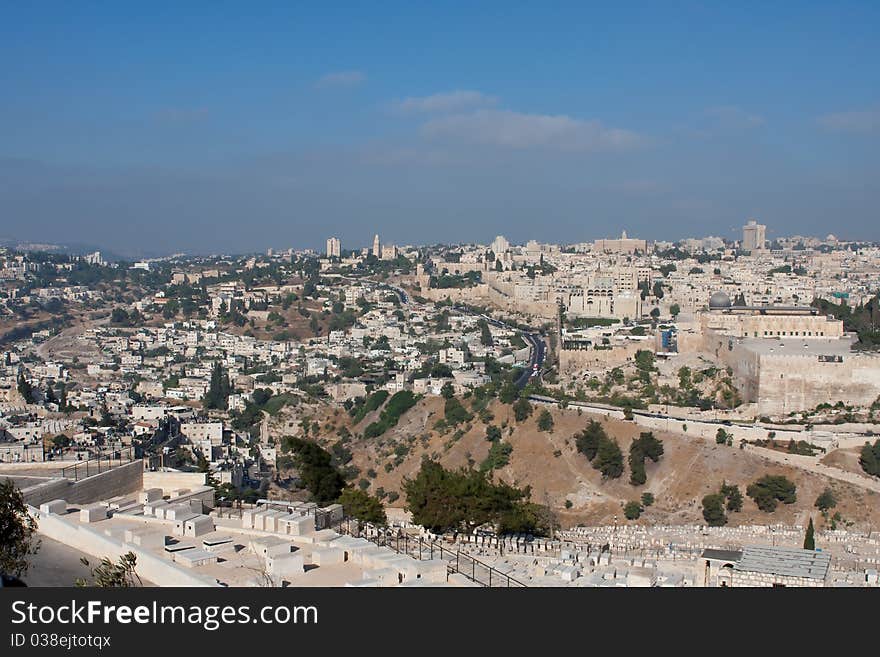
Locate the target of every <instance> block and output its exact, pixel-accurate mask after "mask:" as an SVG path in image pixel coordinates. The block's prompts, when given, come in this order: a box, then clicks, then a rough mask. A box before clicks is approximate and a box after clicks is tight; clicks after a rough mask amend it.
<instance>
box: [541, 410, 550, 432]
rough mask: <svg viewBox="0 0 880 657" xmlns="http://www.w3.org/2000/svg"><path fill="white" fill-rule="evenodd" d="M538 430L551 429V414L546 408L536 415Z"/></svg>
mask: <svg viewBox="0 0 880 657" xmlns="http://www.w3.org/2000/svg"><path fill="white" fill-rule="evenodd" d="M538 431H553V415H551V414H550V411H548V410H547V409H546V408H545V409H544V410H542V411H541V415H540V416H538Z"/></svg>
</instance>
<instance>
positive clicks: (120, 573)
mask: <svg viewBox="0 0 880 657" xmlns="http://www.w3.org/2000/svg"><path fill="white" fill-rule="evenodd" d="M80 561H81V562H82V563H83V565H85V566H88V565H89V560H88V559H86V558H85V557H83V558H81V559H80ZM136 565H137V556H136V555H135V554H134V552H126V553H125V554H123V555H122V556H121V557H119V561H117V562H116V563H113V562H112V561H110V559H109V558H107V557H104V558H103V559H101V563H99V564H98V565H97V566H95V567H94V568H91V569H90V570H91V575H92V583H91V584H89V583H88V582H87V581H86V580H84V579H77V580H76V582H75V584H76V586H81V587H82V586H93V587H98V588H129V587H134V586H140V585H141V584H142V582H141V578H140V575H138V574H137V572H136V571H135V566H136Z"/></svg>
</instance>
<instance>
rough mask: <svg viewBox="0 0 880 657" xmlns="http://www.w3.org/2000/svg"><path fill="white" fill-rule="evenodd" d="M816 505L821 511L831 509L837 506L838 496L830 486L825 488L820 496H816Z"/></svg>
mask: <svg viewBox="0 0 880 657" xmlns="http://www.w3.org/2000/svg"><path fill="white" fill-rule="evenodd" d="M814 506H815V507H816V508H817V509H819V510H820V511H828V510H829V509H833V508H834V507H836V506H837V498H836V497H835V496H834V491H832V490H831V489H830V488H826V489H825V490H823V491H822V492H821V493H820V494H819V497H817V498H816V502H815V504H814Z"/></svg>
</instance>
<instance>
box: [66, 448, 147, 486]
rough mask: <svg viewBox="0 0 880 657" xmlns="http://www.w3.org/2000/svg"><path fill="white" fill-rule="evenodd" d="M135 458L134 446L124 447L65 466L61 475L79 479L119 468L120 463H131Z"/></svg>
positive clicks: (74, 479) (75, 479)
mask: <svg viewBox="0 0 880 657" xmlns="http://www.w3.org/2000/svg"><path fill="white" fill-rule="evenodd" d="M134 459H135V455H134V448H133V447H131V446H129V447H124V448H122V449H117V450H113V451H112V452H107V453H106V454H100V455H98V456H93V457H91V458H88V459H86V460H85V461H77V462H76V463H74V464H73V465H68V466H65V467H63V468H61V476H62V477H64V478H65V479H72V480H73V481H79V480H80V479H85V478H86V477H91V476H92V475H96V474H100V473H102V472H107V470H111V469H113V468H117V467H119V466H120V465H125V464H126V463H131V462H132V461H134Z"/></svg>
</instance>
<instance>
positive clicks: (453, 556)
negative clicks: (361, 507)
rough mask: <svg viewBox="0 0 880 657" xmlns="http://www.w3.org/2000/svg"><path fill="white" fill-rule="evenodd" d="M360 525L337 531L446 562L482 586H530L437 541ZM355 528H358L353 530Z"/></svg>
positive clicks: (351, 522)
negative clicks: (366, 528)
mask: <svg viewBox="0 0 880 657" xmlns="http://www.w3.org/2000/svg"><path fill="white" fill-rule="evenodd" d="M359 525H360V523H358V521H357V520H353V519H351V518H345V519H344V520H343V521H342V522H340V523H339V525H338V526H337V530H338V531H340V532H341V533H345V534H349V535H351V536H356V535H357V536H363V538H366V539H367V540H369V541H372V542H373V543H375V544H376V545H378V546H379V547H387V548H390V549H392V550H394V551H395V552H397V553H399V554H405V555H407V556H410V557H412V558H413V559H418V560H419V561H422V560H425V559H442V560H443V561H446V562H447V564H448V571H449V573H450V574H455V573H457V574H460V575H464V576H465V577H466V578H467V579H469V580H471V581H472V582H475V583H477V584H479V585H481V586H487V587H490V586H496V587H508V588H525V587H526V586H527V585H526V584H524V583H523V582H521V581H519V580H518V579H515V578H513V577H511V576H510V575H508V574H506V573H502V572H501V571H500V570H498V569H497V568H494V567H492V566H490V565H489V564H487V563H484V562H482V561H480V560H479V559H475V558H474V557H472V556H470V555H469V554H467V553H464V552H462V551H461V550H460V549H458V548H456V549H454V550H453V549H450V548H448V547H444V546H443V545H442V544H440V543H438V542H437V541H428V540H425V539H424V538H422V537H421V536H419V537H411V536H409V535H408V534H405V533H403V534H401V533H395V534H393V535H392V533H391V532H388V531H384V530H378V531H375V532H363V533H362V532H361V531H360V526H359ZM353 526H354V529H353Z"/></svg>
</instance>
